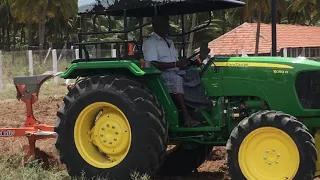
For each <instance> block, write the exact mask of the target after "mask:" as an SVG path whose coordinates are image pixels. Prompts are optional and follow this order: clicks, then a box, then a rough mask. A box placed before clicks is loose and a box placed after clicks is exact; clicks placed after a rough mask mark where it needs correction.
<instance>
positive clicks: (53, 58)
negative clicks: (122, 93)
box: [52, 49, 58, 84]
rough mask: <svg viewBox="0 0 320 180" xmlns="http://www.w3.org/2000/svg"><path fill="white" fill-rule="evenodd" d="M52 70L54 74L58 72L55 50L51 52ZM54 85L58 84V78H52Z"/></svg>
mask: <svg viewBox="0 0 320 180" xmlns="http://www.w3.org/2000/svg"><path fill="white" fill-rule="evenodd" d="M52 70H53V72H54V73H57V72H58V58H57V50H55V49H53V50H52ZM54 84H58V77H57V76H56V77H54Z"/></svg>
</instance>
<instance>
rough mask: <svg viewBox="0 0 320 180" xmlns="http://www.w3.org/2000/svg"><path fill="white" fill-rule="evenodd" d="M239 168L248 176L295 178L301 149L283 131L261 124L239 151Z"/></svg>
mask: <svg viewBox="0 0 320 180" xmlns="http://www.w3.org/2000/svg"><path fill="white" fill-rule="evenodd" d="M238 160H239V165H240V169H241V171H242V173H243V175H244V176H245V177H246V178H247V179H248V180H256V179H261V180H269V179H270V180H284V179H293V178H294V176H295V175H296V173H297V170H298V168H299V163H300V158H299V151H298V148H297V146H296V144H295V142H294V141H293V140H292V138H291V137H290V136H289V135H288V134H286V133H285V132H284V131H282V130H280V129H277V128H273V127H263V128H258V129H256V130H254V131H253V132H251V133H250V134H248V136H247V137H246V138H245V139H244V140H243V142H242V144H241V146H240V149H239V154H238Z"/></svg>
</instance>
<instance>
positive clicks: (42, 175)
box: [0, 153, 151, 180]
mask: <svg viewBox="0 0 320 180" xmlns="http://www.w3.org/2000/svg"><path fill="white" fill-rule="evenodd" d="M22 160H23V154H22V153H21V154H18V155H11V156H2V157H0V172H1V173H0V179H5V180H17V179H19V180H43V179H46V180H85V179H86V176H85V174H84V173H83V175H82V176H81V177H79V178H71V177H70V176H69V175H68V173H67V171H66V170H65V169H59V168H57V167H50V168H49V169H46V170H45V169H43V168H42V167H41V165H42V164H41V163H37V162H35V161H31V162H29V163H28V164H27V165H23V161H22ZM131 177H132V178H131V179H132V180H151V178H150V177H149V176H148V175H140V174H138V173H132V174H131ZM92 179H96V180H108V179H106V178H99V177H96V178H92Z"/></svg>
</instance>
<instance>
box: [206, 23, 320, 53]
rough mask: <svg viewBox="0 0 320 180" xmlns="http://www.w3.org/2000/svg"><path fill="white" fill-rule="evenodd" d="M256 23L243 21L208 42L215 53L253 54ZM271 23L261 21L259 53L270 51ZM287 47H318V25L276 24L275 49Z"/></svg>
mask: <svg viewBox="0 0 320 180" xmlns="http://www.w3.org/2000/svg"><path fill="white" fill-rule="evenodd" d="M256 31H257V24H256V23H244V24H242V25H240V26H238V27H237V28H235V29H233V30H231V31H229V32H228V33H226V34H224V35H222V36H220V37H219V38H217V39H215V40H213V41H211V42H210V43H209V48H210V49H211V50H212V51H213V53H214V54H215V55H232V54H237V53H238V54H241V52H242V49H244V50H245V52H246V53H247V54H254V52H255V44H256ZM271 37H272V35H271V24H263V23H261V32H260V43H259V54H261V53H270V52H271V48H272V46H271V43H272V39H271ZM289 47H320V27H316V26H301V25H289V24H277V51H278V52H279V51H280V50H281V49H282V48H289Z"/></svg>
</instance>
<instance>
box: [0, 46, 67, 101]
mask: <svg viewBox="0 0 320 180" xmlns="http://www.w3.org/2000/svg"><path fill="white" fill-rule="evenodd" d="M13 54H14V57H13ZM44 54H46V53H44ZM70 61H71V60H70V59H68V61H66V60H61V61H60V62H59V63H58V71H64V70H65V67H67V66H69V65H70V63H69V62H70ZM33 64H34V65H33V74H34V75H39V74H43V73H44V72H46V71H51V70H52V58H51V57H50V56H49V57H48V60H47V62H46V63H44V62H43V60H42V62H41V61H40V57H39V55H37V53H34V55H33ZM28 75H29V66H28V57H27V52H26V51H21V52H20V51H19V52H15V53H13V52H5V53H3V67H2V78H3V84H4V88H3V90H0V100H3V99H13V98H15V97H16V89H15V87H14V84H13V78H14V77H15V76H28ZM64 81H65V80H64V79H59V85H58V86H57V85H55V84H53V80H49V81H47V82H48V83H46V84H44V85H43V86H42V88H41V90H40V96H54V95H63V94H64V93H66V92H67V89H66V87H65V86H61V84H62V83H64Z"/></svg>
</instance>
